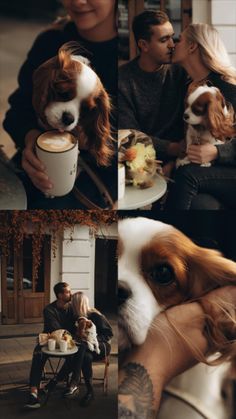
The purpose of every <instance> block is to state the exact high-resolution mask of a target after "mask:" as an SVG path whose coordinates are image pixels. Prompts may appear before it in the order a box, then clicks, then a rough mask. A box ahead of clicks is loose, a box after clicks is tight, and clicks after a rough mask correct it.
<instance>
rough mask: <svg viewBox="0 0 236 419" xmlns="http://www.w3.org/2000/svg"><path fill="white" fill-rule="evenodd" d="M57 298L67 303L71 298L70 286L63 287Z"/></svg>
mask: <svg viewBox="0 0 236 419" xmlns="http://www.w3.org/2000/svg"><path fill="white" fill-rule="evenodd" d="M59 298H60V299H61V300H62V301H63V302H64V303H69V301H70V300H71V290H70V287H65V288H63V293H61V294H59Z"/></svg>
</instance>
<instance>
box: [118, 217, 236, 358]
mask: <svg viewBox="0 0 236 419" xmlns="http://www.w3.org/2000/svg"><path fill="white" fill-rule="evenodd" d="M118 232H119V244H118V257H119V260H118V284H119V292H118V295H119V316H118V326H119V348H120V350H121V351H122V350H125V349H128V348H130V347H131V346H132V345H141V344H142V343H143V342H144V341H145V339H146V336H147V332H148V329H149V328H150V326H151V324H152V321H153V320H154V317H155V316H156V315H157V314H158V313H160V312H162V311H164V310H166V309H167V308H168V307H171V306H174V305H177V304H182V303H185V302H190V301H198V302H199V303H200V304H201V305H202V307H203V310H204V312H205V314H206V322H207V333H208V338H209V342H210V343H212V342H214V344H215V346H214V347H217V350H218V351H219V353H220V354H221V360H222V359H230V358H231V357H233V355H234V357H235V353H236V341H235V337H236V321H235V319H236V311H235V307H229V306H228V305H226V303H225V305H223V306H222V316H221V315H220V316H219V313H218V312H217V311H216V310H215V307H214V305H212V304H210V303H208V302H207V300H205V301H204V298H203V296H204V295H205V294H206V293H207V292H208V291H210V290H213V289H215V288H218V287H223V286H225V285H236V263H235V262H233V261H231V260H228V259H226V258H224V257H223V256H222V255H221V254H220V253H219V252H218V251H216V250H212V249H206V248H202V247H199V246H198V245H196V244H195V243H193V241H192V240H190V239H189V238H188V237H186V236H185V235H184V234H183V233H182V232H180V231H179V230H177V229H176V228H174V227H173V226H171V225H168V224H165V223H163V222H160V221H156V220H152V219H148V218H142V217H138V218H127V219H123V220H121V221H119V224H118ZM222 304H223V303H222ZM216 312H217V313H218V314H217V316H218V318H217V316H216ZM220 312H221V310H220ZM219 359H220V358H219Z"/></svg>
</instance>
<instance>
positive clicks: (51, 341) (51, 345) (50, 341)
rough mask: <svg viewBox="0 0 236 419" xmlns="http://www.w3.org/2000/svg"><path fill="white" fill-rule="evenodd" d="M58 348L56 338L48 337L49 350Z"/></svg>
mask: <svg viewBox="0 0 236 419" xmlns="http://www.w3.org/2000/svg"><path fill="white" fill-rule="evenodd" d="M55 349H56V341H55V339H48V350H49V351H55Z"/></svg>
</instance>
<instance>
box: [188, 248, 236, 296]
mask: <svg viewBox="0 0 236 419" xmlns="http://www.w3.org/2000/svg"><path fill="white" fill-rule="evenodd" d="M187 269H188V275H189V279H190V287H192V290H190V295H191V296H193V297H194V296H201V295H203V294H205V293H206V292H208V291H210V290H212V289H214V288H218V287H223V286H226V285H236V263H235V262H233V261H231V260H229V259H226V258H224V257H223V256H222V254H221V253H220V252H218V251H217V250H212V249H205V248H202V247H199V246H196V245H195V246H194V247H193V248H192V252H191V253H190V254H189V255H188V256H187Z"/></svg>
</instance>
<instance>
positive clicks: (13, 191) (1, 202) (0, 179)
mask: <svg viewBox="0 0 236 419" xmlns="http://www.w3.org/2000/svg"><path fill="white" fill-rule="evenodd" d="M14 209H19V210H25V209H27V198H26V192H25V189H24V186H23V184H22V182H21V181H20V179H19V178H18V177H17V175H16V174H15V172H14V171H13V170H12V169H11V168H10V167H8V165H7V164H5V163H3V162H2V161H1V160H0V210H14Z"/></svg>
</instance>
